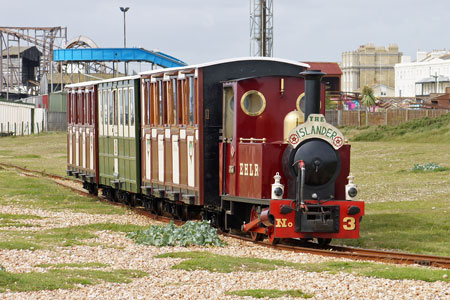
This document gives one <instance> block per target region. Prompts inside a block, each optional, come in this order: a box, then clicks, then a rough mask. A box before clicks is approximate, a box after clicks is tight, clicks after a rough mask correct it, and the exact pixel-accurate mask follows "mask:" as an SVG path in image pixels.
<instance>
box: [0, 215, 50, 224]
mask: <svg viewBox="0 0 450 300" xmlns="http://www.w3.org/2000/svg"><path fill="white" fill-rule="evenodd" d="M29 219H42V217H39V216H33V215H14V214H0V227H39V226H38V225H32V224H27V223H20V222H19V220H29Z"/></svg>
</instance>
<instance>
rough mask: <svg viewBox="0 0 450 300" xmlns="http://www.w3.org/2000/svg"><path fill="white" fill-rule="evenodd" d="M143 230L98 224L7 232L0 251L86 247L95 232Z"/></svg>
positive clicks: (135, 227) (94, 235) (125, 226)
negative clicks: (87, 241) (86, 241)
mask: <svg viewBox="0 0 450 300" xmlns="http://www.w3.org/2000/svg"><path fill="white" fill-rule="evenodd" d="M138 229H142V226H138V225H132V224H115V223H98V224H89V225H80V226H71V227H63V228H54V229H49V230H44V231H37V232H34V231H26V232H23V231H12V230H10V231H7V232H4V233H3V234H2V241H1V242H0V249H29V250H37V249H42V248H47V249H51V248H53V247H70V246H73V245H85V244H86V243H85V240H88V239H93V238H96V237H97V235H96V234H95V232H98V231H105V230H108V231H113V232H133V231H136V230H138Z"/></svg>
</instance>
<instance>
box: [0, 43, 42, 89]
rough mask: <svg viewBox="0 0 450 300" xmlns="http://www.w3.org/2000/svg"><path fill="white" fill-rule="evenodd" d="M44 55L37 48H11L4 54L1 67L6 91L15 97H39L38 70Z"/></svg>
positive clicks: (4, 51)
mask: <svg viewBox="0 0 450 300" xmlns="http://www.w3.org/2000/svg"><path fill="white" fill-rule="evenodd" d="M41 56H42V53H41V52H40V51H39V50H38V49H37V47H35V46H25V47H16V46H12V47H9V48H7V49H5V50H3V52H2V58H1V63H0V64H1V66H5V68H3V67H2V75H1V78H2V80H3V83H4V86H5V87H6V91H7V92H9V93H11V94H15V95H37V92H38V90H39V82H38V81H36V79H37V75H38V74H37V70H38V69H39V63H40V59H41Z"/></svg>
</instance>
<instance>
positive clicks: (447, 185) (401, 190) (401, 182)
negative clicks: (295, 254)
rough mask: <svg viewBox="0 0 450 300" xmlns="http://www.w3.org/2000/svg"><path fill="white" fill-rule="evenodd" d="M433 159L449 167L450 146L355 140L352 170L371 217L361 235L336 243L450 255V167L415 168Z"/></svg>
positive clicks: (364, 224)
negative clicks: (446, 168) (432, 169)
mask: <svg viewBox="0 0 450 300" xmlns="http://www.w3.org/2000/svg"><path fill="white" fill-rule="evenodd" d="M430 149H433V150H432V151H431V150H430ZM436 153H439V155H436ZM430 161H434V162H435V163H436V164H438V165H440V166H443V167H445V166H450V152H448V145H447V144H444V143H442V144H432V145H430V144H425V143H414V144H413V143H401V142H370V143H369V142H354V143H352V162H351V172H352V173H353V175H355V183H356V184H357V185H358V187H359V190H360V192H359V195H358V199H359V200H363V201H365V202H366V216H365V217H363V221H362V223H361V228H360V236H361V238H360V239H358V240H334V241H333V242H332V243H333V244H337V245H342V244H345V245H350V246H359V247H363V248H374V249H394V250H399V251H405V252H412V253H422V254H433V255H443V256H450V241H449V238H448V236H449V234H450V224H449V222H448V215H449V213H450V176H449V175H450V171H449V170H444V171H441V172H413V171H411V169H412V168H413V167H414V165H415V164H425V163H428V162H430Z"/></svg>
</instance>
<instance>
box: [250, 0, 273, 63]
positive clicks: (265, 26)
mask: <svg viewBox="0 0 450 300" xmlns="http://www.w3.org/2000/svg"><path fill="white" fill-rule="evenodd" d="M250 55H251V56H270V57H271V56H273V0H250Z"/></svg>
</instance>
